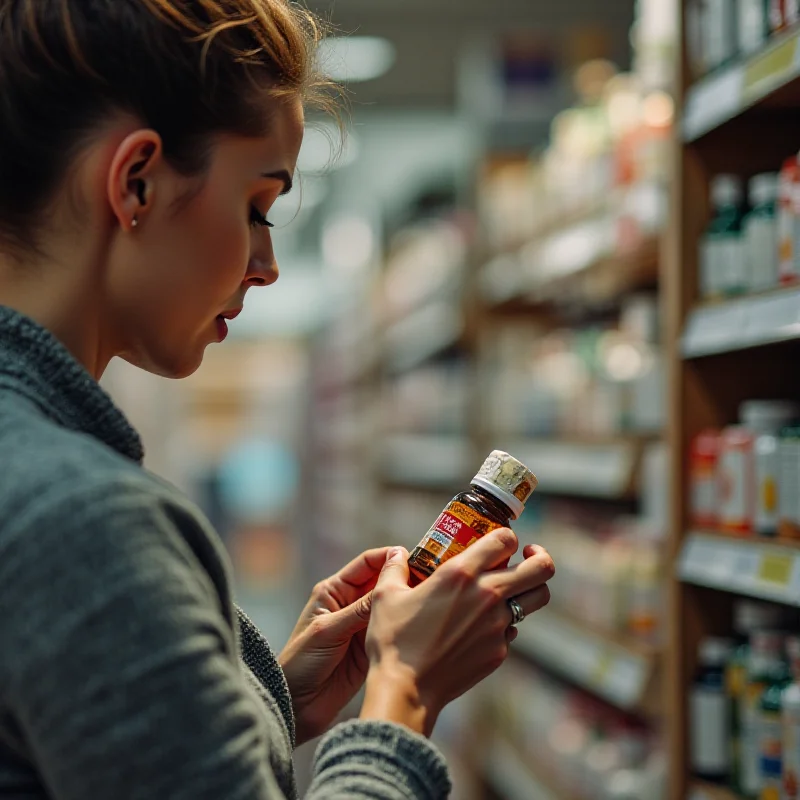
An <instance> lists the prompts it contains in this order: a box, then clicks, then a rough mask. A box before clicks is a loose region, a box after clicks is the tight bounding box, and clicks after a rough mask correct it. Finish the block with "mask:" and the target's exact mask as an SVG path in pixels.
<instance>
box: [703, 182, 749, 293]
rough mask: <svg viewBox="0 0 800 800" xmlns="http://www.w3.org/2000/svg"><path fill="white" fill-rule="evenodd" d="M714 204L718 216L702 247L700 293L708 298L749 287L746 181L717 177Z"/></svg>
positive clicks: (715, 213) (713, 191) (714, 219)
mask: <svg viewBox="0 0 800 800" xmlns="http://www.w3.org/2000/svg"><path fill="white" fill-rule="evenodd" d="M711 202H712V204H713V206H714V215H713V217H712V219H711V222H710V223H709V225H708V228H707V229H706V233H705V235H704V236H703V238H702V242H701V245H700V290H701V293H702V296H703V297H704V298H705V299H713V298H716V297H720V296H723V295H731V294H737V293H742V292H744V291H745V290H746V288H747V274H746V270H745V253H744V239H743V238H742V211H741V205H742V182H741V181H740V180H739V178H737V177H736V176H735V175H717V176H716V177H715V178H714V180H713V181H712V182H711Z"/></svg>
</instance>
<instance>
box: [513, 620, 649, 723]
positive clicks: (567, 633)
mask: <svg viewBox="0 0 800 800" xmlns="http://www.w3.org/2000/svg"><path fill="white" fill-rule="evenodd" d="M518 630H519V636H518V637H517V639H516V641H515V642H514V645H513V647H514V648H516V649H517V650H519V651H520V652H522V653H524V654H525V655H528V656H530V657H531V658H533V659H534V660H536V661H538V662H539V663H541V664H542V665H544V666H545V667H548V668H550V669H551V670H553V671H554V672H556V673H558V674H559V675H561V676H562V677H564V678H566V679H567V680H569V681H571V682H572V683H575V684H577V685H578V686H581V687H583V688H584V689H587V690H589V691H590V692H592V693H593V694H596V695H597V696H598V697H602V698H603V699H604V700H607V701H608V702H609V703H612V704H613V705H615V706H617V707H618V708H622V709H635V708H636V707H637V706H639V705H640V704H641V701H642V697H643V694H644V692H645V689H646V688H647V683H648V679H649V677H650V673H651V668H652V662H651V659H649V658H648V657H647V656H645V655H642V654H640V653H636V652H633V651H631V650H627V649H626V648H624V647H621V646H620V645H617V644H615V643H613V642H609V641H607V640H606V639H604V638H603V637H602V635H600V634H597V635H595V634H592V633H589V632H587V631H584V630H583V629H581V628H579V627H577V626H576V625H573V624H571V623H570V622H569V620H564V619H562V618H560V617H557V616H555V615H554V614H552V612H540V613H539V614H537V615H536V616H535V617H534V618H533V619H531V620H528V621H526V622H524V623H522V624H520V626H519V628H518Z"/></svg>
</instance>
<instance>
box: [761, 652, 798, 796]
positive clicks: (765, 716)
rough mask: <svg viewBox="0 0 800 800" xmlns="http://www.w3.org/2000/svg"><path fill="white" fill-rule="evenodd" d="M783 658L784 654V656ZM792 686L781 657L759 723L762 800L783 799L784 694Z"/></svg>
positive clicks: (763, 696)
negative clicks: (782, 719)
mask: <svg viewBox="0 0 800 800" xmlns="http://www.w3.org/2000/svg"><path fill="white" fill-rule="evenodd" d="M781 655H783V654H781ZM790 683H791V674H790V672H789V668H788V665H787V664H786V661H785V660H784V659H783V658H781V659H780V661H779V662H776V664H775V667H774V670H773V671H772V672H771V673H770V676H769V680H768V682H767V685H766V686H765V687H764V693H763V694H762V695H761V703H760V709H759V712H760V713H759V722H758V728H759V733H758V741H759V744H758V750H759V795H758V797H759V800H781V783H782V778H783V729H782V724H781V716H782V706H783V693H784V690H785V689H786V687H787V686H789V684H790Z"/></svg>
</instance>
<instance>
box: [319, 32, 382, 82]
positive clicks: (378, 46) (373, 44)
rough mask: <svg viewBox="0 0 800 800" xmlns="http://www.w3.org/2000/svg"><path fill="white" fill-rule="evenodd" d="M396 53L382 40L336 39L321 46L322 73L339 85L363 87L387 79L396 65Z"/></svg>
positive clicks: (376, 37) (335, 37)
mask: <svg viewBox="0 0 800 800" xmlns="http://www.w3.org/2000/svg"><path fill="white" fill-rule="evenodd" d="M395 56H396V50H395V47H394V45H393V44H392V43H391V42H390V41H389V40H388V39H383V38H381V37H379V36H332V37H330V38H328V39H323V41H322V42H321V44H320V46H319V51H318V58H319V66H320V69H322V71H323V72H324V73H325V74H326V75H327V76H328V77H329V78H332V79H333V80H335V81H341V82H342V83H360V82H363V81H371V80H373V79H375V78H380V76H381V75H385V74H386V73H387V72H388V71H389V70H390V69H391V68H392V66H393V65H394V62H395Z"/></svg>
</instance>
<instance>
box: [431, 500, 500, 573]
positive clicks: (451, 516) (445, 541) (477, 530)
mask: <svg viewBox="0 0 800 800" xmlns="http://www.w3.org/2000/svg"><path fill="white" fill-rule="evenodd" d="M499 527H501V526H500V524H499V523H497V522H493V521H492V520H490V519H487V518H486V517H484V516H483V515H482V514H479V513H478V512H477V511H475V509H474V508H470V507H469V506H467V505H464V504H463V503H450V504H449V505H448V506H447V508H445V510H444V511H443V512H442V513H441V514H440V515H439V518H438V519H437V520H436V522H435V523H434V524H433V527H431V529H430V530H429V531H428V532H427V533H426V534H425V536H424V537H423V539H422V541H421V542H420V543H419V546H420V547H422V548H424V549H425V550H427V551H428V552H429V553H430V554H431V555H432V556H434V558H436V560H437V561H438V562H439V565H441V564H444V562H445V561H447V560H448V559H449V558H452V557H453V556H455V555H458V554H459V553H462V552H463V551H464V550H466V548H467V547H469V546H470V545H471V544H472V543H473V542H475V541H477V540H478V539H480V538H481V537H483V536H485V535H486V534H487V533H489V531H493V530H494V529H495V528H499Z"/></svg>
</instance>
